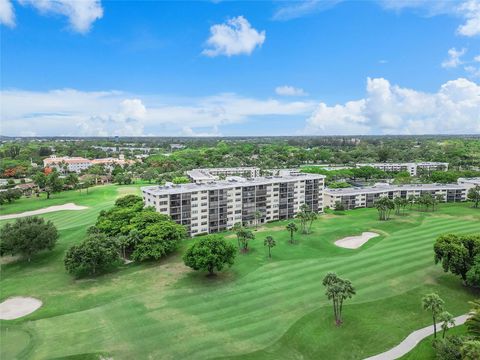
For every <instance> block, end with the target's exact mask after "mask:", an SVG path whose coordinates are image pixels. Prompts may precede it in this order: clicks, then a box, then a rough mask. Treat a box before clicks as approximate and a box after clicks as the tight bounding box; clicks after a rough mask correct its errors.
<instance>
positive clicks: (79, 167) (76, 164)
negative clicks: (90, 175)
mask: <svg viewBox="0 0 480 360" xmlns="http://www.w3.org/2000/svg"><path fill="white" fill-rule="evenodd" d="M134 163H135V161H134V160H126V159H125V158H124V156H123V155H120V157H119V158H103V159H93V160H90V159H85V158H82V157H68V156H63V157H57V156H55V155H52V156H51V157H49V158H46V159H44V160H43V167H49V168H54V169H56V170H57V171H58V172H61V173H65V172H76V173H80V172H82V171H83V170H87V169H88V168H89V167H90V166H92V165H103V166H104V167H105V168H106V169H107V170H112V169H113V168H114V167H115V165H120V166H126V165H131V164H134Z"/></svg>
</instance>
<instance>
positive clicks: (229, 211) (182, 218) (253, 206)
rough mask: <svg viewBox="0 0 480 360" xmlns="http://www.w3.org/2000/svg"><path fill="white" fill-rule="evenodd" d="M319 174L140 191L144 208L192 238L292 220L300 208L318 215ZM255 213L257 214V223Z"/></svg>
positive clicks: (321, 179)
mask: <svg viewBox="0 0 480 360" xmlns="http://www.w3.org/2000/svg"><path fill="white" fill-rule="evenodd" d="M324 179H325V177H324V176H323V175H316V174H300V175H288V176H275V177H273V176H268V177H255V178H250V179H243V178H238V177H237V178H233V179H228V180H220V181H211V182H208V183H192V184H180V185H173V184H170V185H165V186H147V187H143V188H142V194H143V199H144V203H145V205H146V206H153V207H154V208H155V209H156V211H158V212H160V213H162V214H167V215H170V216H171V218H172V219H173V220H174V221H176V222H177V223H179V224H182V225H185V226H186V227H187V229H188V231H189V232H190V234H191V235H198V234H204V233H214V232H218V231H223V230H227V229H230V228H232V227H233V226H234V224H236V223H242V224H244V225H253V224H255V223H259V224H262V223H265V222H269V221H274V220H283V219H291V218H293V217H294V216H295V215H296V214H297V213H298V211H299V210H300V206H302V205H303V204H306V205H308V206H309V207H310V209H311V210H312V211H315V212H322V211H323V189H324ZM257 212H258V213H259V214H261V216H260V217H259V218H257V216H256V214H257Z"/></svg>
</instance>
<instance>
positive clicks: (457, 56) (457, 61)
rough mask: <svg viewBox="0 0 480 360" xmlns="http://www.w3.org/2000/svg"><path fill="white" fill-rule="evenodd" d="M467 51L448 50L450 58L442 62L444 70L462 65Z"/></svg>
mask: <svg viewBox="0 0 480 360" xmlns="http://www.w3.org/2000/svg"><path fill="white" fill-rule="evenodd" d="M466 51H467V49H461V50H457V49H455V48H451V49H450V50H448V58H447V59H446V60H444V61H443V62H442V67H444V68H456V67H457V66H458V65H461V64H462V60H461V57H462V56H463V55H465V52H466Z"/></svg>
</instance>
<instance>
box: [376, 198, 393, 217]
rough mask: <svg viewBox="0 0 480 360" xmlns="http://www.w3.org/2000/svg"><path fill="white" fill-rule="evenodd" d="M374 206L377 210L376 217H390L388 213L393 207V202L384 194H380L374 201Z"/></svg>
mask: <svg viewBox="0 0 480 360" xmlns="http://www.w3.org/2000/svg"><path fill="white" fill-rule="evenodd" d="M374 205H375V208H376V209H377V211H378V219H379V220H382V221H386V220H388V219H390V213H391V212H392V210H393V209H394V208H395V204H394V202H393V201H392V200H390V199H389V198H388V197H386V196H382V197H380V198H379V199H377V200H376V201H375V203H374Z"/></svg>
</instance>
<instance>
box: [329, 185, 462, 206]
mask: <svg viewBox="0 0 480 360" xmlns="http://www.w3.org/2000/svg"><path fill="white" fill-rule="evenodd" d="M427 193H428V194H431V195H432V196H437V195H440V196H442V197H443V201H445V202H447V201H448V202H459V201H465V200H466V195H467V188H466V186H464V185H458V184H410V185H398V186H397V185H390V186H385V185H383V186H369V187H352V188H343V189H329V188H326V189H325V191H324V198H325V206H328V207H330V208H335V203H336V202H340V203H341V204H342V205H343V206H344V208H345V209H354V208H359V207H372V206H373V204H374V202H375V201H376V200H377V199H378V198H380V197H382V196H387V197H389V198H390V199H393V198H395V197H401V198H408V197H410V196H412V195H413V196H421V195H423V194H427Z"/></svg>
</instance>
